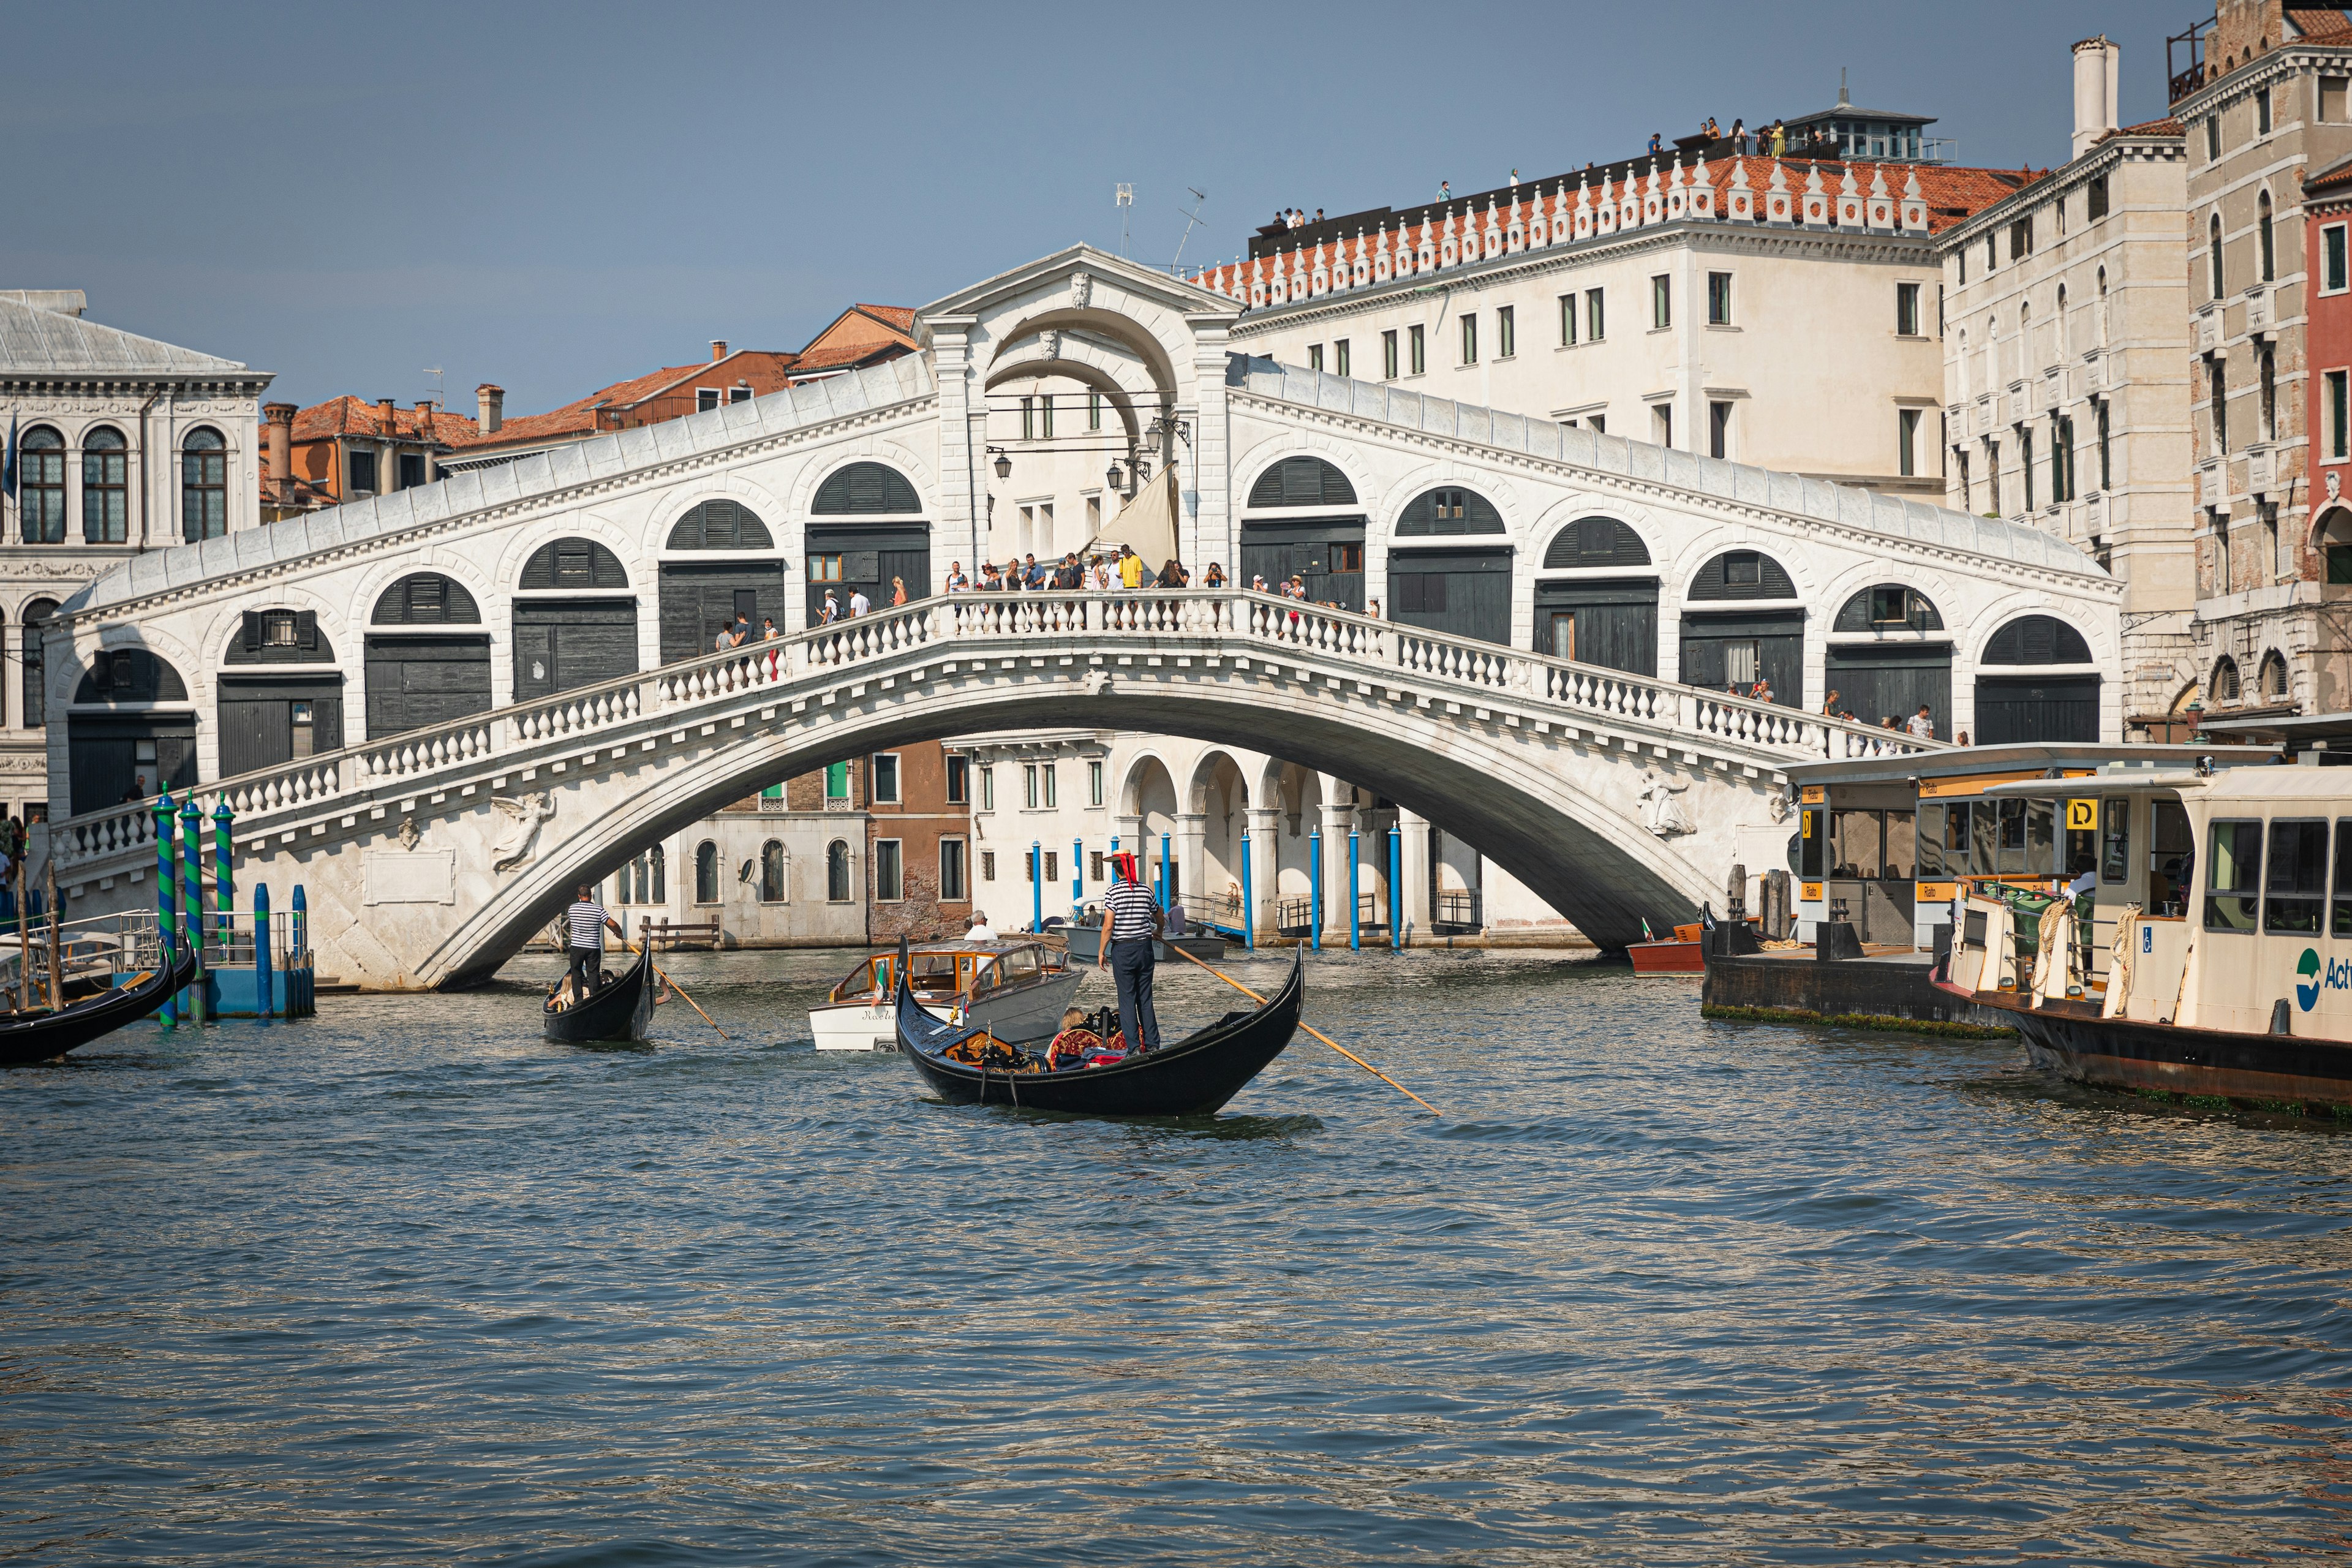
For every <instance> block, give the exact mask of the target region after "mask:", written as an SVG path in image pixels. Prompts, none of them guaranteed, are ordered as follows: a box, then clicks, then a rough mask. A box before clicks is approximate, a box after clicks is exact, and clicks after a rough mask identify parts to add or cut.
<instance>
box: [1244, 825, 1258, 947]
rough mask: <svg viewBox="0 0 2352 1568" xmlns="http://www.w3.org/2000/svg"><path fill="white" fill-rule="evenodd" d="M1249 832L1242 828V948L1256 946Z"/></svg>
mask: <svg viewBox="0 0 2352 1568" xmlns="http://www.w3.org/2000/svg"><path fill="white" fill-rule="evenodd" d="M1250 859H1251V855H1250V832H1249V829H1248V828H1246V827H1244V828H1243V829H1242V948H1243V950H1244V952H1249V951H1254V950H1255V948H1256V947H1257V901H1256V900H1255V899H1253V898H1251V897H1250Z"/></svg>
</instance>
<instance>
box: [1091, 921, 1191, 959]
mask: <svg viewBox="0 0 2352 1568" xmlns="http://www.w3.org/2000/svg"><path fill="white" fill-rule="evenodd" d="M1102 931H1103V928H1102V923H1101V922H1100V921H1097V922H1095V923H1094V924H1092V925H1067V926H1064V927H1063V928H1062V932H1063V934H1064V936H1065V937H1066V938H1067V939H1068V941H1069V944H1070V956H1071V957H1072V958H1074V959H1076V960H1077V961H1078V962H1079V963H1094V962H1095V961H1096V960H1097V959H1098V958H1100V957H1101V956H1102ZM1177 951H1181V952H1188V953H1190V954H1192V956H1193V957H1194V958H1197V959H1199V960H1201V961H1202V963H1215V962H1216V961H1217V960H1218V959H1221V958H1223V957H1224V956H1225V939H1224V938H1223V937H1222V936H1219V935H1218V934H1217V933H1216V932H1214V931H1202V930H1199V929H1197V928H1196V929H1194V930H1192V931H1187V932H1185V933H1184V934H1183V935H1182V936H1159V937H1154V938H1152V939H1151V958H1152V962H1153V963H1175V962H1177V959H1176V952H1177Z"/></svg>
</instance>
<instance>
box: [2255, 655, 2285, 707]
mask: <svg viewBox="0 0 2352 1568" xmlns="http://www.w3.org/2000/svg"><path fill="white" fill-rule="evenodd" d="M2255 689H2256V690H2257V691H2259V692H2260V693H2261V694H2262V700H2263V701H2264V702H2284V701H2285V700H2286V695H2287V689H2288V680H2287V672H2286V657H2285V656H2284V654H2282V653H2280V652H2279V650H2278V649H2276V648H2273V649H2271V650H2270V651H2269V652H2268V653H2266V654H2264V655H2263V663H2262V673H2261V676H2260V678H2259V680H2258V682H2257V684H2256V687H2255Z"/></svg>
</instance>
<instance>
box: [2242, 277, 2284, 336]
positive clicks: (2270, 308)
mask: <svg viewBox="0 0 2352 1568" xmlns="http://www.w3.org/2000/svg"><path fill="white" fill-rule="evenodd" d="M2274 292H2275V290H2274V289H2273V288H2272V287H2271V285H2269V284H2267V283H2257V284H2255V285H2254V286H2253V287H2252V288H2251V289H2247V290H2246V332H2247V335H2248V336H2250V337H2251V336H2253V335H2255V334H2257V333H2262V332H2267V331H2270V330H2271V328H2272V327H2273V325H2274V324H2275V323H2276V321H2277V320H2278V315H2277V301H2276V300H2274V299H2273V297H2272V296H2273V293H2274Z"/></svg>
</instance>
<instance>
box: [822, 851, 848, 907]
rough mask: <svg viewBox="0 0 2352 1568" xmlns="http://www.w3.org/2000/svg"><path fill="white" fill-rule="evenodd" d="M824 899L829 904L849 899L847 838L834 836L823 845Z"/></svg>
mask: <svg viewBox="0 0 2352 1568" xmlns="http://www.w3.org/2000/svg"><path fill="white" fill-rule="evenodd" d="M824 900H825V902H827V903H829V904H845V903H848V902H849V901H850V880H849V841H848V840H847V839H844V838H836V839H835V840H834V841H833V842H832V843H830V844H828V845H826V846H825V847H824Z"/></svg>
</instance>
